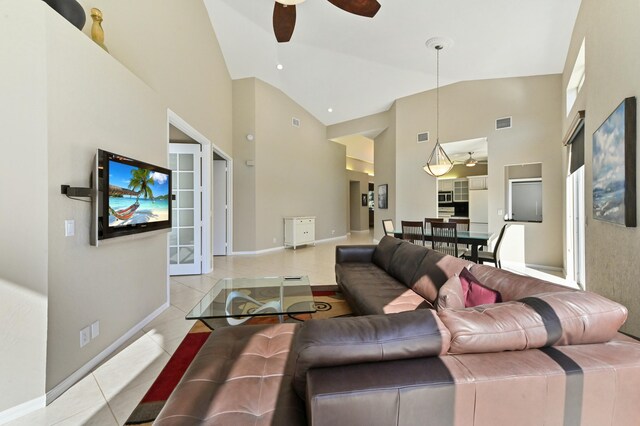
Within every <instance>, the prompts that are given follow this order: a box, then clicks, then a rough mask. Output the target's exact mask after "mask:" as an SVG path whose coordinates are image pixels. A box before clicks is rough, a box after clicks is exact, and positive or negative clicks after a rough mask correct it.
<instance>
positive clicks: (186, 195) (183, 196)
mask: <svg viewBox="0 0 640 426" xmlns="http://www.w3.org/2000/svg"><path fill="white" fill-rule="evenodd" d="M178 207H180V208H183V209H184V208H187V209H192V208H193V191H180V203H179V204H178Z"/></svg>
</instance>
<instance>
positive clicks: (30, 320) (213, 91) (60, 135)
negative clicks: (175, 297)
mask: <svg viewBox="0 0 640 426" xmlns="http://www.w3.org/2000/svg"><path fill="white" fill-rule="evenodd" d="M80 2H81V4H83V5H84V6H85V9H86V10H88V9H89V8H90V7H92V6H96V7H99V8H101V9H102V10H103V12H104V15H105V23H104V28H105V31H106V34H107V36H106V42H107V45H108V46H109V48H110V51H111V54H107V53H105V52H104V51H102V50H101V49H100V48H99V47H98V46H96V45H95V44H94V43H93V42H92V41H91V40H90V39H89V38H88V37H87V34H88V32H89V31H90V27H91V19H90V18H89V19H88V23H87V26H86V27H85V34H83V33H80V32H78V31H77V29H75V28H73V27H72V26H71V25H70V24H69V23H68V22H66V21H65V20H64V19H63V18H62V17H60V16H59V15H58V14H57V13H55V12H54V11H53V10H51V9H50V8H49V7H48V6H46V4H45V3H44V2H41V1H39V0H26V1H25V0H2V7H3V10H4V11H5V13H4V14H3V16H2V18H1V20H2V25H0V27H2V28H1V29H0V36H1V37H2V39H3V40H12V43H0V56H2V58H5V59H4V60H3V61H2V63H3V64H4V68H3V70H4V71H3V79H2V82H1V83H0V84H1V85H2V93H3V96H2V98H1V100H0V108H1V110H2V112H3V117H5V119H6V123H7V124H6V125H5V124H3V134H4V135H5V136H6V137H9V138H10V139H12V140H22V141H25V142H24V143H20V144H12V145H11V150H10V151H7V152H6V153H7V154H8V155H6V156H4V155H3V156H2V158H1V159H0V161H2V162H3V164H2V166H3V167H2V168H1V169H0V170H2V173H3V176H2V179H3V181H5V182H6V181H9V180H11V179H15V176H16V175H19V174H23V173H24V170H37V182H36V181H34V182H32V183H29V182H28V180H26V178H25V180H23V183H22V184H21V185H20V188H21V189H20V191H18V187H16V191H15V194H13V193H10V192H9V193H8V194H7V195H6V197H3V199H4V200H7V199H9V197H11V198H12V199H11V206H13V209H15V205H16V204H19V205H28V206H29V208H28V209H25V211H24V212H23V213H21V215H22V217H23V220H25V221H26V222H28V223H29V226H28V228H24V227H18V228H16V227H15V226H14V228H15V229H3V235H5V236H6V237H8V238H10V240H11V241H12V242H11V244H10V245H8V246H7V247H6V250H5V248H3V250H2V252H3V253H5V252H7V253H11V256H9V255H3V257H2V260H0V261H1V262H3V265H2V266H3V267H2V268H1V271H2V273H1V275H0V292H2V293H1V294H0V304H1V308H2V312H3V313H10V315H11V321H6V320H4V319H3V322H2V325H0V337H3V341H5V342H11V343H12V344H11V345H4V348H5V349H3V350H2V351H0V360H1V361H2V364H3V365H4V368H3V380H2V381H0V382H1V383H0V412H2V411H3V410H5V409H8V408H11V407H15V406H16V405H19V404H20V403H24V402H27V401H30V400H32V399H34V398H38V397H42V396H43V394H44V392H45V391H50V390H51V389H52V388H54V387H55V386H56V385H58V384H59V383H60V382H61V381H62V380H64V379H65V378H67V377H69V375H70V374H72V373H73V372H74V371H76V370H77V369H78V368H80V367H82V366H84V365H86V364H87V362H89V361H90V360H91V359H93V358H94V357H95V356H96V355H98V354H99V353H101V352H102V351H104V350H105V349H106V348H107V347H108V346H109V345H111V344H112V343H114V342H115V341H116V340H117V339H118V338H120V337H122V336H123V335H124V334H125V333H126V332H127V331H129V330H131V329H132V328H133V327H134V326H136V325H137V324H139V323H140V321H142V320H143V319H144V318H145V317H147V316H149V315H150V314H151V313H153V312H154V311H155V310H156V309H157V308H159V307H160V306H161V305H162V304H164V303H166V302H167V300H166V297H167V287H166V285H167V236H166V233H159V234H154V235H144V236H137V237H124V238H119V239H116V240H112V241H109V242H105V243H104V244H102V245H101V246H100V247H98V248H94V247H90V246H89V224H90V218H89V204H86V203H82V202H78V201H72V200H69V199H67V198H65V197H64V196H62V195H60V185H61V184H70V185H74V186H87V185H88V181H89V172H90V163H91V159H92V157H93V155H94V153H95V150H96V148H98V147H99V148H103V149H107V150H111V151H116V152H119V153H123V154H125V155H129V156H131V157H134V158H140V159H143V160H146V161H148V162H151V163H155V164H160V165H166V164H167V108H170V109H172V110H173V111H175V112H176V113H177V114H178V115H179V116H180V117H182V118H183V119H184V120H185V121H187V122H188V123H189V124H191V125H192V126H193V127H195V128H196V129H197V130H198V131H199V132H201V133H202V134H204V135H205V136H206V137H207V138H209V139H210V140H211V141H212V142H213V143H214V144H216V145H217V146H219V147H220V148H222V149H223V150H224V151H226V152H227V153H230V152H231V146H232V141H231V134H232V123H231V114H232V111H231V106H232V103H231V100H232V98H231V92H232V89H231V80H230V78H229V75H228V72H227V70H226V66H225V63H224V59H223V57H222V54H221V52H220V49H219V46H218V43H217V40H216V38H215V35H214V33H213V30H212V28H211V24H210V21H209V19H208V15H207V12H206V9H205V7H204V4H203V3H202V2H181V1H175V0H174V1H168V0H167V1H160V2H151V1H150V0H149V1H138V2H133V3H132V2H127V1H100V0H96V1H94V2H92V3H89V2H87V1H85V0H81V1H80ZM9 11H10V12H9ZM194 63H196V64H197V66H192V65H191V64H194ZM122 64H124V65H125V66H126V68H125V67H123V66H122ZM127 68H128V69H127ZM132 72H133V73H132ZM27 119H28V122H25V120H27ZM6 149H7V148H5V150H6ZM6 160H10V162H8V161H6ZM4 162H7V163H8V164H6V165H5V164H4ZM5 166H6V167H5ZM5 173H6V174H5ZM24 186H26V187H29V188H30V189H29V191H28V192H26V191H24V188H23V187H24ZM8 191H10V190H8ZM38 194H40V195H38ZM21 197H22V198H24V199H22V198H21ZM4 200H3V201H2V202H4ZM1 206H2V212H3V213H2V216H3V217H5V213H7V214H8V210H7V209H8V208H9V207H10V206H9V205H5V204H1ZM29 212H33V213H34V214H36V213H37V215H36V216H34V217H33V218H30V217H29V214H30V213H29ZM47 213H48V214H47ZM66 219H73V220H75V222H76V235H75V236H74V237H68V238H65V237H64V236H63V229H64V227H63V223H64V220H66ZM3 222H4V221H3ZM0 226H2V225H0ZM16 232H18V233H19V234H20V235H17V234H16V235H15V236H12V234H13V233H16ZM5 241H7V243H8V241H9V240H5V239H3V244H7V243H5ZM7 261H9V262H10V266H9V265H5V264H4V262H7ZM116 265H117V267H114V266H116ZM140 265H144V268H141V267H140ZM5 266H6V267H5ZM5 304H9V306H10V307H5ZM3 318H4V317H3ZM96 320H99V321H100V326H101V327H100V336H99V337H98V338H97V339H95V340H93V341H91V342H90V343H89V345H87V346H85V347H84V348H82V349H81V348H80V347H79V337H78V336H79V331H80V329H81V328H83V327H85V326H87V325H89V324H91V323H92V322H93V321H96ZM25 329H28V330H29V333H24V330H25ZM16 330H21V331H22V332H21V333H20V335H19V336H16V335H15V331H16ZM45 345H46V346H45ZM45 357H46V360H45ZM14 364H15V365H14ZM7 368H8V370H7ZM5 371H6V374H5ZM4 386H8V388H6V389H5V388H4Z"/></svg>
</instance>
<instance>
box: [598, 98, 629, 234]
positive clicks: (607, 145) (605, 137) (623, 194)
mask: <svg viewBox="0 0 640 426" xmlns="http://www.w3.org/2000/svg"><path fill="white" fill-rule="evenodd" d="M592 171H593V218H594V219H598V220H602V221H605V222H611V223H616V224H619V225H624V226H629V227H631V226H636V98H634V97H632V98H627V99H625V100H624V101H623V102H622V103H621V104H620V105H619V106H618V107H617V108H616V109H615V111H613V112H612V113H611V115H610V116H609V117H608V118H607V119H606V120H605V122H604V123H602V125H601V126H600V127H599V128H598V130H596V131H595V133H594V134H593V169H592Z"/></svg>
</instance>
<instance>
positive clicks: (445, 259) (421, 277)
mask: <svg viewBox="0 0 640 426" xmlns="http://www.w3.org/2000/svg"><path fill="white" fill-rule="evenodd" d="M469 265H473V263H472V262H469V261H466V260H462V259H459V258H457V257H454V256H449V255H445V254H442V253H440V252H438V251H435V250H431V249H427V255H426V256H425V257H424V258H423V259H422V262H420V265H419V266H418V267H417V268H416V270H415V274H414V275H413V277H412V278H411V283H410V284H409V287H410V288H411V289H412V290H413V291H415V292H416V293H418V294H419V295H420V296H422V297H424V298H425V299H426V300H428V301H430V302H432V303H433V302H435V300H436V298H437V297H438V290H439V289H440V287H442V286H443V285H444V283H446V282H447V280H448V279H449V278H451V277H452V276H454V275H455V274H459V273H460V271H461V270H462V269H464V268H465V267H467V266H469Z"/></svg>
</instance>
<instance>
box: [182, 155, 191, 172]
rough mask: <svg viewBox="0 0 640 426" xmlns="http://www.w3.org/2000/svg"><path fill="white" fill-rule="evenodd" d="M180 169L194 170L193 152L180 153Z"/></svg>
mask: <svg viewBox="0 0 640 426" xmlns="http://www.w3.org/2000/svg"><path fill="white" fill-rule="evenodd" d="M180 171H193V154H180Z"/></svg>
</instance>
